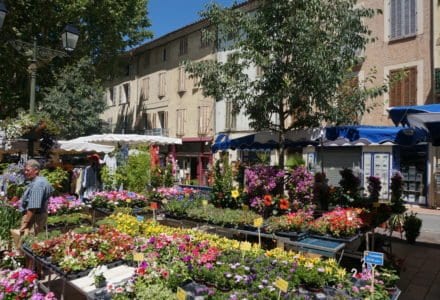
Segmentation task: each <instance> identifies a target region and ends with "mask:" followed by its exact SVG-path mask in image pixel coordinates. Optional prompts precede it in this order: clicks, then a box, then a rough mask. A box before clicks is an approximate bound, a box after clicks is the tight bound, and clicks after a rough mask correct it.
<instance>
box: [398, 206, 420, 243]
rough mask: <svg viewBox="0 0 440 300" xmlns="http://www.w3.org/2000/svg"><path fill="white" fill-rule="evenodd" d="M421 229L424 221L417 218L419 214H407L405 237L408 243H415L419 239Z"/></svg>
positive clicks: (404, 223)
mask: <svg viewBox="0 0 440 300" xmlns="http://www.w3.org/2000/svg"><path fill="white" fill-rule="evenodd" d="M421 228H422V219H420V218H419V217H417V213H414V212H412V211H411V212H410V213H409V214H405V217H404V221H403V229H404V230H405V237H406V240H407V241H408V243H410V244H413V243H415V241H416V239H417V237H418V236H419V235H420V229H421Z"/></svg>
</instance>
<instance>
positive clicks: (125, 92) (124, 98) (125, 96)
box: [120, 83, 130, 104]
mask: <svg viewBox="0 0 440 300" xmlns="http://www.w3.org/2000/svg"><path fill="white" fill-rule="evenodd" d="M120 92H121V102H120V104H126V103H128V102H129V101H130V84H129V83H124V84H123V85H122V87H121V89H120Z"/></svg>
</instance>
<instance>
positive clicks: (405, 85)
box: [390, 67, 417, 106]
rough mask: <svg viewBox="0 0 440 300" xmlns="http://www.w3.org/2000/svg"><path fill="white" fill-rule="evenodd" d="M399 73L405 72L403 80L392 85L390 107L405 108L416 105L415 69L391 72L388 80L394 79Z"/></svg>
mask: <svg viewBox="0 0 440 300" xmlns="http://www.w3.org/2000/svg"><path fill="white" fill-rule="evenodd" d="M400 72H405V75H404V78H403V79H402V80H400V81H398V82H395V83H393V86H392V87H391V90H390V106H406V105H416V104H417V67H411V68H408V69H405V70H404V69H400V70H393V71H391V72H390V78H395V77H396V76H397V75H398V74H399V73H400Z"/></svg>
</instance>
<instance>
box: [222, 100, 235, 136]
mask: <svg viewBox="0 0 440 300" xmlns="http://www.w3.org/2000/svg"><path fill="white" fill-rule="evenodd" d="M236 126H237V116H236V114H235V113H233V105H232V101H228V100H227V101H226V120H225V127H226V128H225V129H230V130H232V129H235V127H236Z"/></svg>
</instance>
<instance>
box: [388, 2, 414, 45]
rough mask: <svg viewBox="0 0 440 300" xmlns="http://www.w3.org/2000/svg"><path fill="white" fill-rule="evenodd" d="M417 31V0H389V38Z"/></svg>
mask: <svg viewBox="0 0 440 300" xmlns="http://www.w3.org/2000/svg"><path fill="white" fill-rule="evenodd" d="M416 33H417V0H390V39H392V40H393V39H401V38H405V37H410V36H414V35H416Z"/></svg>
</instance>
